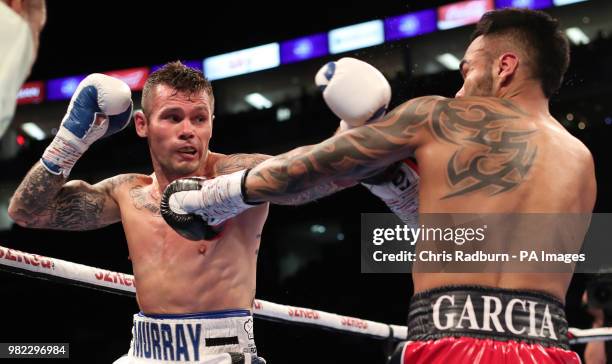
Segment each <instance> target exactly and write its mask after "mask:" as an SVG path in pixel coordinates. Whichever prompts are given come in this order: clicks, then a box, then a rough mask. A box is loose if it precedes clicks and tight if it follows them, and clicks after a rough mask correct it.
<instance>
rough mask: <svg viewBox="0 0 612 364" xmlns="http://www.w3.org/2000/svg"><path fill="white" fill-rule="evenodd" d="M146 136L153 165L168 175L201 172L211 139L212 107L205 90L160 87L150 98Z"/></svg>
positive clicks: (186, 174) (187, 174)
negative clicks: (179, 90) (195, 90)
mask: <svg viewBox="0 0 612 364" xmlns="http://www.w3.org/2000/svg"><path fill="white" fill-rule="evenodd" d="M150 101H151V102H150V105H151V107H150V108H151V111H150V115H149V118H148V120H146V126H145V128H146V130H145V133H146V135H142V134H143V133H141V132H140V131H139V134H141V136H146V137H147V139H148V142H149V149H150V150H151V157H152V159H153V163H154V164H158V166H159V167H161V169H162V171H163V172H164V173H165V174H166V175H167V176H169V177H170V176H179V177H180V176H189V175H193V174H195V173H196V172H199V173H202V171H203V170H202V168H203V167H204V164H205V163H206V157H207V155H208V143H209V141H210V137H211V136H212V117H213V116H212V107H211V104H210V98H209V96H208V94H207V93H206V91H201V92H199V93H195V94H186V93H176V91H175V90H174V89H172V88H170V87H169V86H166V85H163V84H162V85H158V86H157V87H156V89H155V92H153V93H152V95H151V100H150ZM137 127H138V125H137Z"/></svg>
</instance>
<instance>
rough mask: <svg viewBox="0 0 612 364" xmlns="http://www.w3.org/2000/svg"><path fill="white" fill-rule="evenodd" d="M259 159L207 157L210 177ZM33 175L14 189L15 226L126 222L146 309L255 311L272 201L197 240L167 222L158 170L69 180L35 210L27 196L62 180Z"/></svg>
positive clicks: (67, 226)
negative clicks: (161, 210)
mask: <svg viewBox="0 0 612 364" xmlns="http://www.w3.org/2000/svg"><path fill="white" fill-rule="evenodd" d="M261 158H265V157H263V156H261V155H248V154H239V155H231V156H225V155H221V154H217V153H211V152H209V153H208V157H207V162H206V168H205V172H204V176H205V177H208V178H212V177H214V176H215V175H219V174H225V173H231V172H234V171H235V170H237V169H241V168H244V167H246V166H250V165H251V164H252V163H258V162H259V161H260V160H261ZM244 163H246V164H244ZM28 176H29V178H26V183H25V184H24V185H22V186H21V188H20V189H18V190H17V192H16V196H17V197H18V200H19V201H20V203H21V206H19V207H21V209H22V211H20V212H19V213H18V214H15V215H14V216H21V217H22V219H19V220H18V221H17V222H18V223H20V224H21V225H24V226H30V227H38V228H53V229H63V230H89V229H95V228H99V227H103V226H106V225H109V224H112V223H115V222H119V221H121V222H122V224H123V227H124V230H125V235H126V238H127V242H128V247H129V253H130V258H131V260H132V265H133V270H134V275H135V279H136V289H137V298H138V303H139V306H140V308H141V310H142V311H143V312H145V313H151V314H152V313H194V312H203V311H211V310H222V309H250V308H251V307H252V302H253V299H254V296H255V278H256V264H257V253H258V250H259V244H260V239H261V232H262V229H263V225H264V222H265V220H266V217H267V214H268V204H262V205H261V206H258V207H256V208H253V209H250V210H249V211H246V212H244V213H243V214H240V215H239V216H236V217H235V218H234V219H232V220H231V221H229V222H228V223H226V225H225V228H224V230H223V233H222V234H221V235H220V236H219V237H218V238H216V239H213V240H211V241H205V240H202V241H195V242H194V241H191V240H187V239H185V238H183V237H181V236H180V235H178V234H177V233H176V232H175V231H174V230H173V229H172V228H171V227H170V226H168V225H167V224H166V222H165V221H164V220H163V218H162V217H161V215H160V213H159V201H160V200H159V199H160V193H159V191H163V189H164V188H165V187H166V186H163V185H159V184H158V182H157V178H156V177H155V173H154V174H152V175H150V176H147V175H140V174H124V175H118V176H115V177H112V178H109V179H106V180H104V181H102V182H100V183H97V184H95V185H89V184H87V183H85V182H83V181H70V182H68V183H66V184H65V185H64V186H63V187H62V188H61V189H60V191H59V193H58V194H57V198H55V199H54V201H53V202H52V203H51V204H50V205H48V206H47V208H45V210H38V211H30V212H28V211H27V206H28V198H35V195H34V193H35V192H36V191H37V190H38V192H41V193H42V192H44V190H45V189H46V188H47V187H48V184H54V183H59V182H61V181H62V180H61V178H59V177H58V176H52V175H50V174H49V173H48V172H47V171H46V170H44V168H43V167H42V166H41V165H40V163H37V164H36V165H35V166H34V167H33V169H32V171H30V173H29V174H28ZM49 180H52V181H51V182H49ZM35 181H36V182H37V183H32V182H35ZM28 196H31V197H28ZM24 202H25V204H24Z"/></svg>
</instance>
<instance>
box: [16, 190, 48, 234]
mask: <svg viewBox="0 0 612 364" xmlns="http://www.w3.org/2000/svg"><path fill="white" fill-rule="evenodd" d="M8 216H9V217H10V218H11V220H13V222H15V224H17V225H19V226H22V227H28V228H43V227H45V226H46V224H45V222H44V219H42V218H40V217H37V216H36V215H35V214H33V213H29V212H28V211H27V210H26V209H25V207H24V206H23V204H22V203H21V201H19V199H18V198H16V197H15V196H13V197H12V198H11V200H10V202H9V206H8Z"/></svg>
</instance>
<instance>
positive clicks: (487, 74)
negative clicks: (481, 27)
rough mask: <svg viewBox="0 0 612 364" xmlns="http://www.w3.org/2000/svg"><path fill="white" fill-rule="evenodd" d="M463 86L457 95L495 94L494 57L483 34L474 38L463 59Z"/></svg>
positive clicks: (461, 69)
mask: <svg viewBox="0 0 612 364" xmlns="http://www.w3.org/2000/svg"><path fill="white" fill-rule="evenodd" d="M460 71H461V76H462V77H463V86H462V87H461V89H460V90H459V91H458V92H457V94H456V95H455V97H464V96H494V90H493V58H492V57H491V55H490V54H489V52H487V50H486V47H485V42H484V40H483V38H482V36H480V37H478V38H476V39H474V41H473V42H472V43H471V44H470V46H469V47H468V49H467V50H466V51H465V56H464V57H463V60H462V61H461V68H460Z"/></svg>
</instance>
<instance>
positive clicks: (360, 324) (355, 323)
mask: <svg viewBox="0 0 612 364" xmlns="http://www.w3.org/2000/svg"><path fill="white" fill-rule="evenodd" d="M340 323H341V324H342V326H349V327H356V328H358V329H363V330H365V329H367V328H368V323H367V322H366V321H364V320H360V319H357V318H353V317H343V318H342V319H341V320H340Z"/></svg>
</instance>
